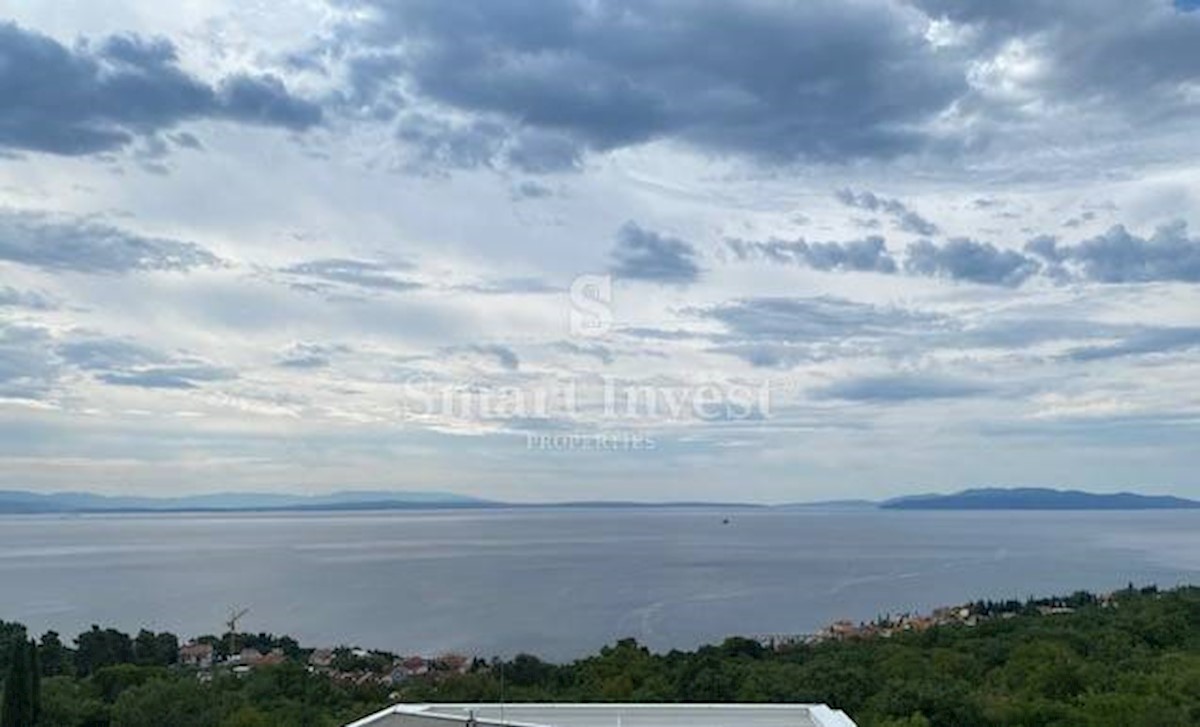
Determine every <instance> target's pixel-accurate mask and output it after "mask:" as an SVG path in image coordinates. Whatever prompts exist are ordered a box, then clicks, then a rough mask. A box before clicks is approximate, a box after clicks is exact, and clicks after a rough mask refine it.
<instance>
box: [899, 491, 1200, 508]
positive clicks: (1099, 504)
mask: <svg viewBox="0 0 1200 727" xmlns="http://www.w3.org/2000/svg"><path fill="white" fill-rule="evenodd" d="M880 507H881V508H882V509H884V510H1192V509H1197V508H1200V502H1198V501H1196V500H1186V499H1184V498H1182V497H1172V496H1169V495H1138V494H1135V493H1132V492H1118V493H1115V494H1097V493H1092V492H1080V491H1078V490H1053V489H1049V488H1044V487H1018V488H999V487H990V488H979V489H973V490H963V491H962V492H957V493H955V494H952V495H914V496H911V497H899V498H896V499H893V500H888V501H886V502H883V503H881V504H880Z"/></svg>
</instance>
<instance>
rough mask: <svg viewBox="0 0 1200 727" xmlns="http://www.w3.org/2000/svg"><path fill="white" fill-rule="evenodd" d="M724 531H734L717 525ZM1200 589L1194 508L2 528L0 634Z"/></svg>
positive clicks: (682, 615) (784, 624)
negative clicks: (9, 626)
mask: <svg viewBox="0 0 1200 727" xmlns="http://www.w3.org/2000/svg"><path fill="white" fill-rule="evenodd" d="M726 515H728V516H729V517H730V523H729V524H728V525H723V524H722V522H721V520H722V518H723V517H725V516H726ZM1130 581H1133V582H1135V583H1139V584H1142V583H1151V582H1153V583H1157V584H1159V585H1162V586H1170V585H1176V584H1179V583H1184V582H1193V583H1200V512H1197V511H1192V512H1185V511H1176V512H1118V513H1113V512H1073V513H1045V512H1038V513H1012V512H1005V513H962V512H959V513H937V512H848V511H843V512H814V511H804V512H773V511H764V512H737V513H732V514H729V513H722V512H713V511H696V510H643V511H626V510H621V511H615V510H605V511H599V510H590V511H522V510H513V511H500V512H470V513H463V512H421V513H360V514H349V515H343V514H336V515H334V514H294V515H293V514H288V515H274V514H272V515H233V516H226V515H221V516H212V515H202V516H195V515H187V516H178V515H136V516H135V515H121V516H107V515H106V516H69V517H42V516H37V517H25V516H22V517H2V518H0V618H4V619H7V620H19V621H22V622H24V623H26V624H27V625H29V626H30V627H31V628H32V629H33V630H34V631H35V632H37V633H41V632H42V631H44V630H46V629H50V628H53V629H55V630H57V631H59V632H61V633H64V634H68V635H74V634H75V633H77V632H78V631H80V630H82V629H84V628H86V627H87V626H88V625H90V624H92V623H99V624H103V625H114V626H117V627H119V628H122V629H125V630H130V631H135V630H136V629H137V628H139V627H141V626H147V627H151V628H154V629H168V630H172V631H175V632H176V633H179V634H180V635H194V634H200V633H214V632H220V631H221V629H222V628H223V627H222V620H223V619H224V618H225V617H226V615H227V613H228V611H229V608H230V607H231V606H233V605H238V606H245V607H249V608H250V613H249V615H248V616H247V617H246V618H245V620H244V621H243V628H244V629H245V630H252V631H259V630H268V631H274V632H276V633H289V634H292V635H294V636H296V637H297V638H299V639H300V640H301V641H302V642H303V643H305V644H308V645H314V646H316V645H337V644H361V645H363V646H368V647H378V648H387V649H391V650H394V651H398V652H402V653H424V654H432V653H438V652H441V651H445V650H459V651H463V652H467V653H471V654H480V655H493V654H512V653H514V652H517V651H529V652H533V653H538V654H541V655H543V656H545V657H548V658H552V659H567V658H571V657H574V656H579V655H582V654H584V653H587V652H589V651H592V650H595V649H596V648H598V647H600V646H601V645H603V644H605V643H608V642H611V641H613V640H615V639H617V638H621V637H624V636H634V637H636V638H638V639H639V640H641V641H642V642H644V643H646V644H648V645H650V646H651V647H653V648H656V649H666V648H671V647H694V646H697V645H699V644H702V643H707V642H712V641H716V640H720V639H722V638H724V637H725V636H727V635H732V634H748V635H755V634H775V633H779V634H783V633H802V632H808V631H812V630H815V629H817V628H819V627H820V626H822V625H824V624H826V623H829V622H831V621H834V620H837V619H840V618H852V619H870V618H874V617H875V616H877V615H879V614H884V613H898V612H902V611H908V610H922V611H924V610H929V609H931V608H932V607H934V606H939V605H946V604H953V603H959V602H962V601H965V600H970V599H974V598H978V597H991V598H1004V597H1018V598H1023V597H1025V596H1029V595H1048V594H1054V593H1060V592H1067V591H1071V590H1074V589H1080V588H1085V589H1095V590H1111V589H1115V588H1118V587H1122V586H1124V585H1125V584H1126V583H1128V582H1130Z"/></svg>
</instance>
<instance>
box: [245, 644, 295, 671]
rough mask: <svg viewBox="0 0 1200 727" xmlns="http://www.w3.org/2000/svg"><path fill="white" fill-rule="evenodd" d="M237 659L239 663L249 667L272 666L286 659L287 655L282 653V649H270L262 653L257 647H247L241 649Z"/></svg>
mask: <svg viewBox="0 0 1200 727" xmlns="http://www.w3.org/2000/svg"><path fill="white" fill-rule="evenodd" d="M237 661H238V663H239V664H240V665H242V666H245V667H250V668H253V667H259V666H274V665H276V664H282V663H283V662H285V661H287V656H285V655H284V653H283V650H282V649H272V650H271V651H270V652H268V653H266V654H264V653H262V652H261V651H259V650H258V649H251V648H249V647H247V648H245V649H242V653H241V654H240V655H239V656H238V659H237Z"/></svg>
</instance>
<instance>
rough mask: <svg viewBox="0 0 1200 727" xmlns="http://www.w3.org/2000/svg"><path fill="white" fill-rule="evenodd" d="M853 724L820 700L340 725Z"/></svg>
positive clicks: (400, 714)
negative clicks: (804, 702)
mask: <svg viewBox="0 0 1200 727" xmlns="http://www.w3.org/2000/svg"><path fill="white" fill-rule="evenodd" d="M459 725H462V726H463V727H467V726H470V727H476V726H478V727H502V726H506V727H855V725H854V722H853V721H851V719H850V718H849V717H848V716H846V714H845V713H844V712H841V711H838V710H835V709H830V708H829V707H826V706H825V705H823V704H507V705H499V704H398V705H395V706H392V707H389V708H387V709H385V710H383V711H381V712H377V713H375V714H373V715H371V716H369V717H364V718H363V719H360V720H358V721H357V722H353V723H351V724H349V725H346V727H458V726H459Z"/></svg>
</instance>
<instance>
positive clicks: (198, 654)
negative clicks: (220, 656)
mask: <svg viewBox="0 0 1200 727" xmlns="http://www.w3.org/2000/svg"><path fill="white" fill-rule="evenodd" d="M179 663H180V664H181V665H183V666H188V667H192V668H195V669H211V668H212V664H213V647H212V644H199V643H196V642H195V641H193V642H191V643H187V644H184V645H183V646H181V647H179Z"/></svg>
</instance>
